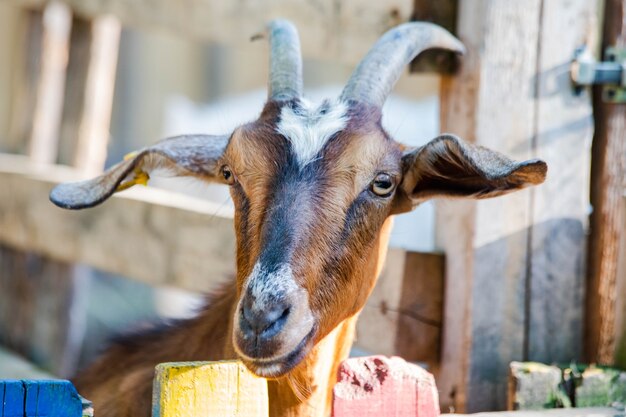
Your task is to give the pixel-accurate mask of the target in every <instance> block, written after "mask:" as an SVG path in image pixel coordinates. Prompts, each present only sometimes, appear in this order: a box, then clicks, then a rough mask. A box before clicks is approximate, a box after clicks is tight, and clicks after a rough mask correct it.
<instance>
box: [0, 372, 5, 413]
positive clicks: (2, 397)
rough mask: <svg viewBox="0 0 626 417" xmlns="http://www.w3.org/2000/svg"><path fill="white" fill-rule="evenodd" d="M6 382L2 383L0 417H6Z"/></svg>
mask: <svg viewBox="0 0 626 417" xmlns="http://www.w3.org/2000/svg"><path fill="white" fill-rule="evenodd" d="M4 391H5V384H4V381H0V417H4Z"/></svg>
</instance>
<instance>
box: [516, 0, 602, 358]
mask: <svg viewBox="0 0 626 417" xmlns="http://www.w3.org/2000/svg"><path fill="white" fill-rule="evenodd" d="M596 7H597V2H595V1H589V0H576V1H571V0H553V1H544V2H543V5H542V15H541V19H542V22H541V35H540V39H539V43H538V54H539V58H538V62H537V75H536V78H537V89H536V109H537V115H536V127H535V129H536V135H535V138H534V143H533V147H534V148H535V150H534V154H535V155H536V156H537V157H539V158H543V159H544V160H546V162H547V163H548V166H549V170H550V172H549V174H548V178H547V179H546V182H545V184H543V185H542V186H540V187H536V188H533V189H532V190H531V194H532V214H531V215H532V221H533V227H532V231H531V243H530V246H531V256H530V270H529V272H530V275H529V276H528V278H527V279H528V280H529V285H528V288H529V289H530V293H529V294H527V297H529V299H530V302H529V303H528V311H527V315H528V335H527V340H526V344H527V346H528V348H527V357H526V359H528V360H534V361H539V362H547V363H551V362H570V361H580V360H581V357H582V345H583V308H582V305H583V304H584V298H583V294H584V271H585V257H586V256H585V248H586V235H587V230H588V226H587V217H588V211H589V172H590V145H591V137H592V134H593V120H592V107H591V97H590V95H589V94H588V93H587V92H583V93H582V94H580V95H575V92H574V90H573V89H572V88H571V81H570V79H569V66H570V62H571V59H572V51H574V50H575V49H576V48H577V47H580V46H581V45H584V44H585V43H587V42H593V40H594V39H595V36H594V35H595V34H596V30H597V27H596V23H595V13H596ZM590 46H592V47H593V45H590Z"/></svg>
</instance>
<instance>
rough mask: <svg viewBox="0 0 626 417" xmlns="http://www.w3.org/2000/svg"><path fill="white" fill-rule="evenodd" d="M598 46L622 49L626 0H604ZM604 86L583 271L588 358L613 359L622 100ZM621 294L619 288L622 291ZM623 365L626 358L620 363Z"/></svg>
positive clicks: (625, 166) (625, 184)
mask: <svg viewBox="0 0 626 417" xmlns="http://www.w3.org/2000/svg"><path fill="white" fill-rule="evenodd" d="M604 7H605V9H604V35H603V41H602V50H604V49H605V48H606V47H608V46H616V47H618V48H622V49H623V48H626V25H625V24H624V16H625V14H626V0H607V1H606V3H605V6H604ZM602 88H603V87H602V86H597V87H595V88H594V91H593V93H594V112H595V124H596V131H595V135H594V138H593V148H592V158H593V160H592V164H591V167H592V171H591V204H592V206H593V212H592V215H591V219H590V222H591V224H590V226H591V236H590V239H589V252H588V260H589V269H588V275H587V315H586V337H585V341H586V346H585V348H586V355H587V360H588V361H590V362H598V363H601V364H607V365H610V364H613V363H615V360H616V342H617V338H618V337H619V333H620V332H623V328H620V327H619V326H617V323H616V314H619V313H618V310H619V304H620V303H623V301H622V300H621V299H622V298H623V297H620V296H616V294H620V293H619V292H616V291H617V290H618V288H620V287H621V288H624V285H625V284H624V283H625V282H626V274H622V275H618V273H617V266H618V257H619V243H620V242H619V240H620V233H624V229H625V227H626V224H624V223H623V219H622V214H621V203H622V196H623V193H624V190H625V189H626V179H625V175H626V140H625V139H624V138H625V137H626V104H612V103H605V102H604V101H603V100H602ZM621 294H623V293H621ZM622 364H623V365H626V358H624V361H623V362H622Z"/></svg>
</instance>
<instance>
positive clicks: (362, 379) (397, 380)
mask: <svg viewBox="0 0 626 417" xmlns="http://www.w3.org/2000/svg"><path fill="white" fill-rule="evenodd" d="M337 379H338V382H337V384H336V385H335V388H334V389H333V411H332V416H333V417H369V416H375V417H391V416H393V417H404V416H407V417H408V416H419V417H437V416H439V396H438V394H437V387H436V386H435V378H434V377H433V376H432V374H430V373H428V372H427V371H426V370H424V369H423V368H421V367H419V366H417V365H413V364H410V363H407V362H406V361H405V360H404V359H402V358H398V357H395V356H394V357H391V358H388V357H385V356H368V357H363V358H350V359H347V360H345V361H343V362H342V363H341V366H340V367H339V374H338V377H337Z"/></svg>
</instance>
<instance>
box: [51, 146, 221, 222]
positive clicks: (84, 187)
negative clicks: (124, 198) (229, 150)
mask: <svg viewBox="0 0 626 417" xmlns="http://www.w3.org/2000/svg"><path fill="white" fill-rule="evenodd" d="M229 138H230V136H211V135H183V136H176V137H173V138H168V139H165V140H163V141H161V142H159V143H157V144H156V145H153V146H150V147H148V148H144V149H142V150H140V151H137V152H133V153H132V154H129V155H128V156H127V157H126V158H125V160H124V161H122V162H120V163H119V164H117V165H115V166H113V167H112V168H110V169H109V170H108V171H106V172H105V173H104V174H102V175H100V176H99V177H96V178H94V179H91V180H87V181H79V182H72V183H65V184H59V185H57V186H56V187H54V188H53V189H52V191H51V192H50V200H51V201H52V202H53V203H54V204H56V205H57V206H59V207H62V208H66V209H74V210H77V209H83V208H89V207H93V206H96V205H98V204H100V203H102V202H103V201H104V200H106V199H107V198H109V197H110V196H111V195H113V193H115V192H116V191H122V190H125V189H127V188H129V187H132V186H133V185H135V184H144V185H145V184H146V183H147V181H148V179H149V178H150V177H149V175H150V172H151V171H153V170H156V169H166V170H168V171H171V172H174V174H175V175H180V176H194V177H197V178H200V179H203V180H207V181H212V180H214V179H215V178H216V177H218V175H219V172H218V171H219V167H218V161H219V160H220V157H221V156H222V154H223V153H224V149H226V146H227V145H228V140H229Z"/></svg>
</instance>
